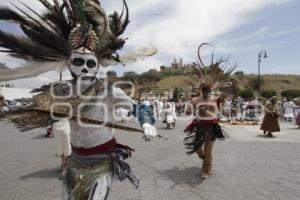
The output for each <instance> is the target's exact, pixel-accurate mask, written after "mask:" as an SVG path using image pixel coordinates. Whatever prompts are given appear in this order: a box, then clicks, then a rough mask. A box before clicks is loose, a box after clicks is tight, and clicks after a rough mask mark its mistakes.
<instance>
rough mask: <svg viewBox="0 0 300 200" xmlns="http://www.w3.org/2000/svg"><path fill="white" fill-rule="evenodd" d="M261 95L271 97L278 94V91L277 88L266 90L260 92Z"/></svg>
mask: <svg viewBox="0 0 300 200" xmlns="http://www.w3.org/2000/svg"><path fill="white" fill-rule="evenodd" d="M260 95H261V96H262V97H264V98H271V97H273V96H276V95H277V92H276V91H275V90H272V89H271V90H264V91H262V92H261V93H260Z"/></svg>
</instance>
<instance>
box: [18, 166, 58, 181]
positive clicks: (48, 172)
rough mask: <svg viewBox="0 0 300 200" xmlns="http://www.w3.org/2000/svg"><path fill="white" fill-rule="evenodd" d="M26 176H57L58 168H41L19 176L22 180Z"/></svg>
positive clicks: (26, 177)
mask: <svg viewBox="0 0 300 200" xmlns="http://www.w3.org/2000/svg"><path fill="white" fill-rule="evenodd" d="M28 178H43V179H44V178H45V179H46V178H58V168H53V169H43V170H40V171H36V172H32V173H30V174H27V175H24V176H21V177H20V179H22V180H25V179H28Z"/></svg>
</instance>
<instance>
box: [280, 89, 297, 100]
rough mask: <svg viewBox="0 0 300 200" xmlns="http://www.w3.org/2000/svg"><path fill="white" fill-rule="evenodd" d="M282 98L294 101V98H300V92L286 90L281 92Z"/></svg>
mask: <svg viewBox="0 0 300 200" xmlns="http://www.w3.org/2000/svg"><path fill="white" fill-rule="evenodd" d="M281 96H283V97H291V98H293V99H294V98H297V97H300V90H284V91H282V92H281Z"/></svg>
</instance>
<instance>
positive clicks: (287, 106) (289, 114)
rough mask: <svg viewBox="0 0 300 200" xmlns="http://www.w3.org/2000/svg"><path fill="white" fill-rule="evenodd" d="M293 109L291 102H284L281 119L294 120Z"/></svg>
mask: <svg viewBox="0 0 300 200" xmlns="http://www.w3.org/2000/svg"><path fill="white" fill-rule="evenodd" d="M294 107H296V105H295V104H294V103H293V102H291V101H287V102H285V103H284V104H283V110H284V114H283V117H284V118H292V119H294Z"/></svg>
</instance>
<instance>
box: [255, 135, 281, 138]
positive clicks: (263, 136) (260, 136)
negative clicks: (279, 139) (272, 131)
mask: <svg viewBox="0 0 300 200" xmlns="http://www.w3.org/2000/svg"><path fill="white" fill-rule="evenodd" d="M256 137H258V138H266V139H272V138H276V136H275V135H273V136H272V137H269V136H267V135H263V134H259V135H257V136H256Z"/></svg>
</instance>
